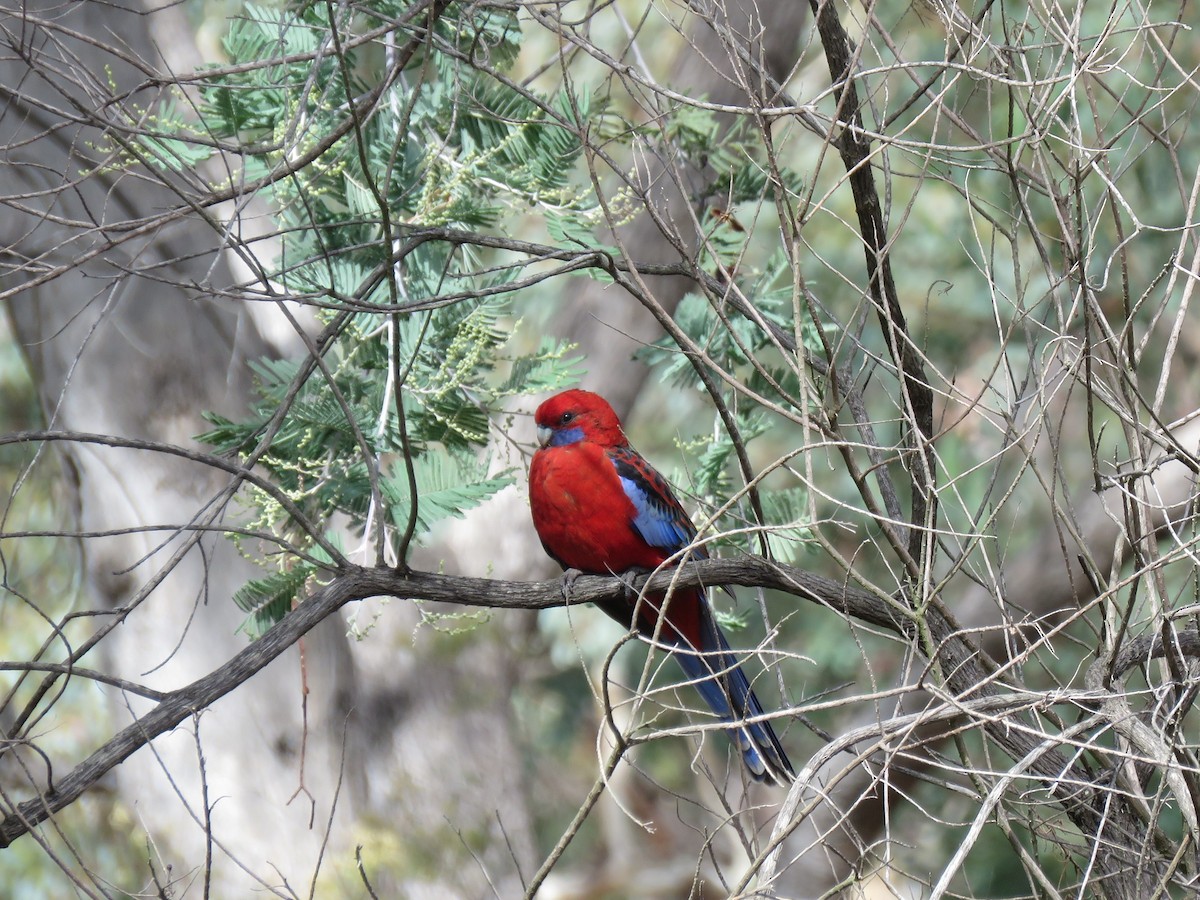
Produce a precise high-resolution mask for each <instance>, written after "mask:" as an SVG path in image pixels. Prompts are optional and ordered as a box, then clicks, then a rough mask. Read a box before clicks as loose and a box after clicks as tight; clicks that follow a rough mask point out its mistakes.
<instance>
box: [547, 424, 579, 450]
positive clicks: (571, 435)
mask: <svg viewBox="0 0 1200 900" xmlns="http://www.w3.org/2000/svg"><path fill="white" fill-rule="evenodd" d="M582 440H583V428H581V427H580V426H578V425H576V426H575V427H574V428H566V429H555V431H554V436H553V437H551V438H550V446H551V447H566V446H569V445H571V444H578V443H579V442H580V441H582Z"/></svg>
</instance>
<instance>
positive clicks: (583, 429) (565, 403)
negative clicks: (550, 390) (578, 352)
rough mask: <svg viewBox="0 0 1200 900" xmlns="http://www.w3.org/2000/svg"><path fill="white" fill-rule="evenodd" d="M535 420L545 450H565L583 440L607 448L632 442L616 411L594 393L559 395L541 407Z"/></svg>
mask: <svg viewBox="0 0 1200 900" xmlns="http://www.w3.org/2000/svg"><path fill="white" fill-rule="evenodd" d="M533 420H534V422H536V423H537V438H538V443H539V444H541V445H542V446H543V447H565V446H567V445H569V444H576V443H578V442H579V441H590V442H591V443H595V444H600V445H601V446H603V447H623V446H625V445H626V444H627V443H628V441H627V440H626V438H625V432H624V431H622V430H621V420H620V419H618V418H617V414H616V413H615V412H613V408H612V407H611V406H609V405H608V401H607V400H605V399H604V398H603V397H601V396H600V395H599V394H593V393H592V392H591V391H581V390H571V391H563V392H562V393H561V394H555V395H554V396H553V397H551V398H550V399H549V400H547V401H546V402H545V403H543V404H542V405H541V406H539V407H538V409H537V412H536V413H534V416H533Z"/></svg>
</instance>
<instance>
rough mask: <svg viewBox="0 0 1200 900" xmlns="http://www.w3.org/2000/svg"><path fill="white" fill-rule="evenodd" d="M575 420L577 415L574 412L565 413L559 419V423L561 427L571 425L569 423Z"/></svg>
mask: <svg viewBox="0 0 1200 900" xmlns="http://www.w3.org/2000/svg"><path fill="white" fill-rule="evenodd" d="M574 418H575V413H573V412H565V413H563V414H562V415H561V416H560V417H559V419H558V423H559V424H560V425H566V424H567V423H569V422H570V421H571V420H572V419H574Z"/></svg>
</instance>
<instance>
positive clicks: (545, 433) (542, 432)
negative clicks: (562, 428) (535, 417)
mask: <svg viewBox="0 0 1200 900" xmlns="http://www.w3.org/2000/svg"><path fill="white" fill-rule="evenodd" d="M552 437H554V429H553V428H551V427H550V426H549V425H539V426H538V429H537V439H538V443H539V444H541V445H542V446H543V447H545V446H546V445H547V444H549V443H550V439H551V438H552Z"/></svg>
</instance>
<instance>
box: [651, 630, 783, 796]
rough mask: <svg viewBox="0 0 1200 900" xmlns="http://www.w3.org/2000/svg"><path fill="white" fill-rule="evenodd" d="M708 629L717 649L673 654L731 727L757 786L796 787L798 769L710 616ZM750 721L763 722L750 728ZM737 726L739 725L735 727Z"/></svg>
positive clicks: (731, 734)
mask: <svg viewBox="0 0 1200 900" xmlns="http://www.w3.org/2000/svg"><path fill="white" fill-rule="evenodd" d="M704 618H705V619H707V620H708V621H706V622H704V623H703V625H702V627H704V628H705V630H706V631H707V632H708V634H707V635H706V637H708V638H709V639H710V640H709V641H706V642H705V643H706V644H708V646H710V647H713V648H715V649H713V650H710V651H708V652H704V653H694V652H690V651H689V650H685V649H680V650H678V651H676V652H675V653H674V654H672V655H673V656H674V657H675V658H676V659H677V660H679V666H680V668H681V669H683V673H684V675H686V676H687V678H688V680H689V681H691V682H692V683H694V684H695V686H696V690H698V691H699V692H700V696H701V697H703V698H704V702H705V703H707V704H708V705H709V707H710V708H711V709H712V711H713V712H714V713H716V714H717V715H718V716H719V717H720V718H722V719H723V720H725V721H726V722H729V723H730V724H731V725H733V727H731V728H730V729H729V737H730V739H731V740H732V741H733V742H734V743H735V744H736V745H737V747H738V749H739V750H740V751H741V753H742V759H743V760H744V761H745V763H746V768H747V769H749V770H750V775H751V776H752V777H753V778H754V780H755V781H766V782H769V783H773V784H783V785H786V784H790V783H791V782H792V781H794V780H795V778H796V772H795V770H794V769H793V768H792V763H791V761H790V760H789V759H788V757H787V753H786V752H784V749H783V745H782V744H780V743H779V738H778V737H777V736H776V735H775V730H774V729H773V728H772V727H771V723H770V722H768V721H766V720H765V719H762V716H763V715H764V713H763V708H762V704H761V703H759V702H758V698H757V697H755V696H754V691H752V690H751V689H750V682H749V681H748V680H747V679H746V673H745V672H743V671H742V670H741V668H740V667H739V666H738V664H737V658H736V657H734V655H733V651H732V650H730V648H729V644H728V643H727V642H726V640H725V636H724V635H723V634H721V631H720V629H718V628H717V623H716V621H715V620H714V619H713V618H712V613H711V612H709V614H708V615H707V616H705V617H704ZM747 719H759V720H760V721H755V722H748V721H746V720H747ZM735 723H736V724H735Z"/></svg>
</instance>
